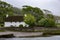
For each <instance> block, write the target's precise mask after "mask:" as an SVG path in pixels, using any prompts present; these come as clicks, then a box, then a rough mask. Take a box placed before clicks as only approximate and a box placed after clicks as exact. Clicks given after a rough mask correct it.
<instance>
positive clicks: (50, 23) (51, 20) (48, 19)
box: [38, 18, 56, 27]
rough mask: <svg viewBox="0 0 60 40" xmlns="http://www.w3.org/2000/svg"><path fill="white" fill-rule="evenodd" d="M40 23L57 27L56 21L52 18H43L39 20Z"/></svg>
mask: <svg viewBox="0 0 60 40" xmlns="http://www.w3.org/2000/svg"><path fill="white" fill-rule="evenodd" d="M38 25H40V26H44V27H55V26H56V25H55V21H54V20H53V19H50V18H43V19H41V20H40V21H39V22H38Z"/></svg>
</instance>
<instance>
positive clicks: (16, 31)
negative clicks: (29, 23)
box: [0, 27, 60, 37]
mask: <svg viewBox="0 0 60 40" xmlns="http://www.w3.org/2000/svg"><path fill="white" fill-rule="evenodd" d="M0 30H4V31H0V35H4V34H5V35H8V34H9V35H10V34H13V36H15V37H48V36H52V35H60V28H42V27H37V28H22V29H21V28H19V27H9V28H0ZM9 35H8V36H9Z"/></svg>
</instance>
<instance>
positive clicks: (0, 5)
mask: <svg viewBox="0 0 60 40" xmlns="http://www.w3.org/2000/svg"><path fill="white" fill-rule="evenodd" d="M6 14H8V15H13V10H12V5H10V4H8V3H6V2H4V1H0V20H1V21H2V20H3V18H4V17H5V16H6Z"/></svg>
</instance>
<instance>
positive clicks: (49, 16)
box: [46, 14, 54, 19]
mask: <svg viewBox="0 0 60 40" xmlns="http://www.w3.org/2000/svg"><path fill="white" fill-rule="evenodd" d="M46 16H47V18H51V19H54V16H53V15H52V14H47V15H46Z"/></svg>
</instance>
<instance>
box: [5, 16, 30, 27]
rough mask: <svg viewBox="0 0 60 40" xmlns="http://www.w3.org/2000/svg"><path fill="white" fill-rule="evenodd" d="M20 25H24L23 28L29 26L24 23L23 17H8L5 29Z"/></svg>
mask: <svg viewBox="0 0 60 40" xmlns="http://www.w3.org/2000/svg"><path fill="white" fill-rule="evenodd" d="M19 25H23V27H24V26H26V27H28V26H29V25H27V24H26V23H25V22H23V16H8V17H6V18H5V22H4V26H5V27H11V26H14V27H19Z"/></svg>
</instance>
